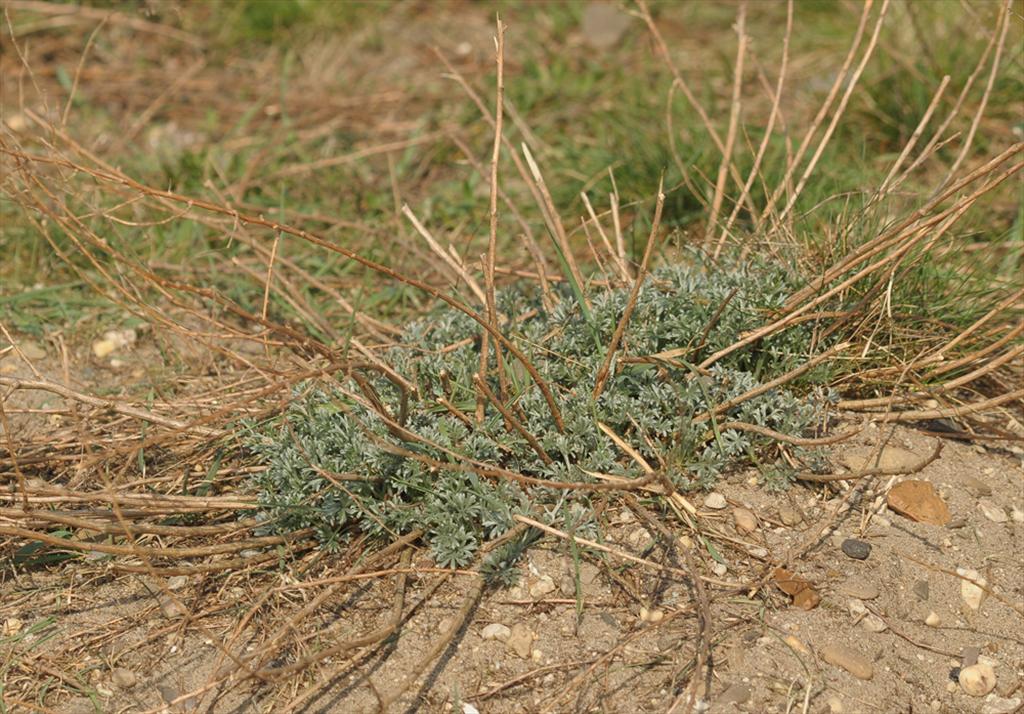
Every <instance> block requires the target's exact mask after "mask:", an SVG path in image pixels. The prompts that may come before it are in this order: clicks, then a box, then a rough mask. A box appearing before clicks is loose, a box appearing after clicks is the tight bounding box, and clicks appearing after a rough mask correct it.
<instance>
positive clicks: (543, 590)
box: [530, 575, 555, 600]
mask: <svg viewBox="0 0 1024 714" xmlns="http://www.w3.org/2000/svg"><path fill="white" fill-rule="evenodd" d="M554 591H555V581H554V580H552V579H551V576H550V575H542V576H540V577H539V578H537V580H535V581H534V582H532V583H531V584H530V597H532V598H533V599H534V600H539V599H540V598H542V597H544V596H545V595H547V594H549V593H553V592H554Z"/></svg>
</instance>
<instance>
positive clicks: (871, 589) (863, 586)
mask: <svg viewBox="0 0 1024 714" xmlns="http://www.w3.org/2000/svg"><path fill="white" fill-rule="evenodd" d="M839 592H841V593H842V594H843V595H846V596H848V597H855V598H857V599H858V600H874V599H875V598H876V597H878V595H879V591H878V588H877V587H875V586H874V585H872V584H871V583H869V582H865V581H863V580H858V579H856V578H851V579H849V580H847V581H845V582H844V583H843V584H842V585H840V586H839Z"/></svg>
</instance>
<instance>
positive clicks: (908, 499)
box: [885, 479, 953, 526]
mask: <svg viewBox="0 0 1024 714" xmlns="http://www.w3.org/2000/svg"><path fill="white" fill-rule="evenodd" d="M885 499H886V503H887V504H888V505H889V508H891V509H892V510H893V511H895V512H896V513H899V514H900V515H902V516H906V517H907V518H909V519H910V520H912V521H917V522H919V523H929V524H931V525H936V526H944V525H946V524H947V523H949V522H950V521H951V520H952V519H953V516H952V514H951V513H950V512H949V506H947V505H946V502H945V501H944V500H942V497H941V496H940V495H939V492H938V491H937V490H935V486H933V485H932V484H931V483H930V482H928V481H921V480H918V479H907V480H906V481H900V482H899V483H898V484H896V485H895V486H893V487H892V488H891V489H890V490H889V493H888V494H886V497H885Z"/></svg>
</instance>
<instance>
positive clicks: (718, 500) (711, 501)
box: [704, 491, 729, 511]
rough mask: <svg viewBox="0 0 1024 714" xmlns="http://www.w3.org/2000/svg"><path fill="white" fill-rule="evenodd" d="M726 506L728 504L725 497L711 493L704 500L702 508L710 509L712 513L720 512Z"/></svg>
mask: <svg viewBox="0 0 1024 714" xmlns="http://www.w3.org/2000/svg"><path fill="white" fill-rule="evenodd" d="M728 505H729V504H728V503H726V500H725V496H723V495H722V494H720V493H718V492H717V491H712V492H711V493H709V494H708V495H707V497H706V498H705V499H704V508H710V509H712V510H714V511H720V510H722V509H723V508H725V507H726V506H728Z"/></svg>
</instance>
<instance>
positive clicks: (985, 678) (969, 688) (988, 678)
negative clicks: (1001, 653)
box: [957, 663, 996, 697]
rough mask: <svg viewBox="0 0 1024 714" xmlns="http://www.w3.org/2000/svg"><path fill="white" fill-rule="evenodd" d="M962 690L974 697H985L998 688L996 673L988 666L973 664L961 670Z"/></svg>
mask: <svg viewBox="0 0 1024 714" xmlns="http://www.w3.org/2000/svg"><path fill="white" fill-rule="evenodd" d="M957 681H959V682H960V688H961V689H963V690H964V691H965V692H966V693H967V694H970V695H971V696H972V697H983V696H985V695H986V694H988V693H989V692H991V691H992V690H993V689H995V687H996V673H995V670H994V669H992V667H990V666H989V665H987V664H983V663H979V664H972V665H971V666H970V667H964V668H963V669H961V670H960V676H959V677H958V678H957Z"/></svg>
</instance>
